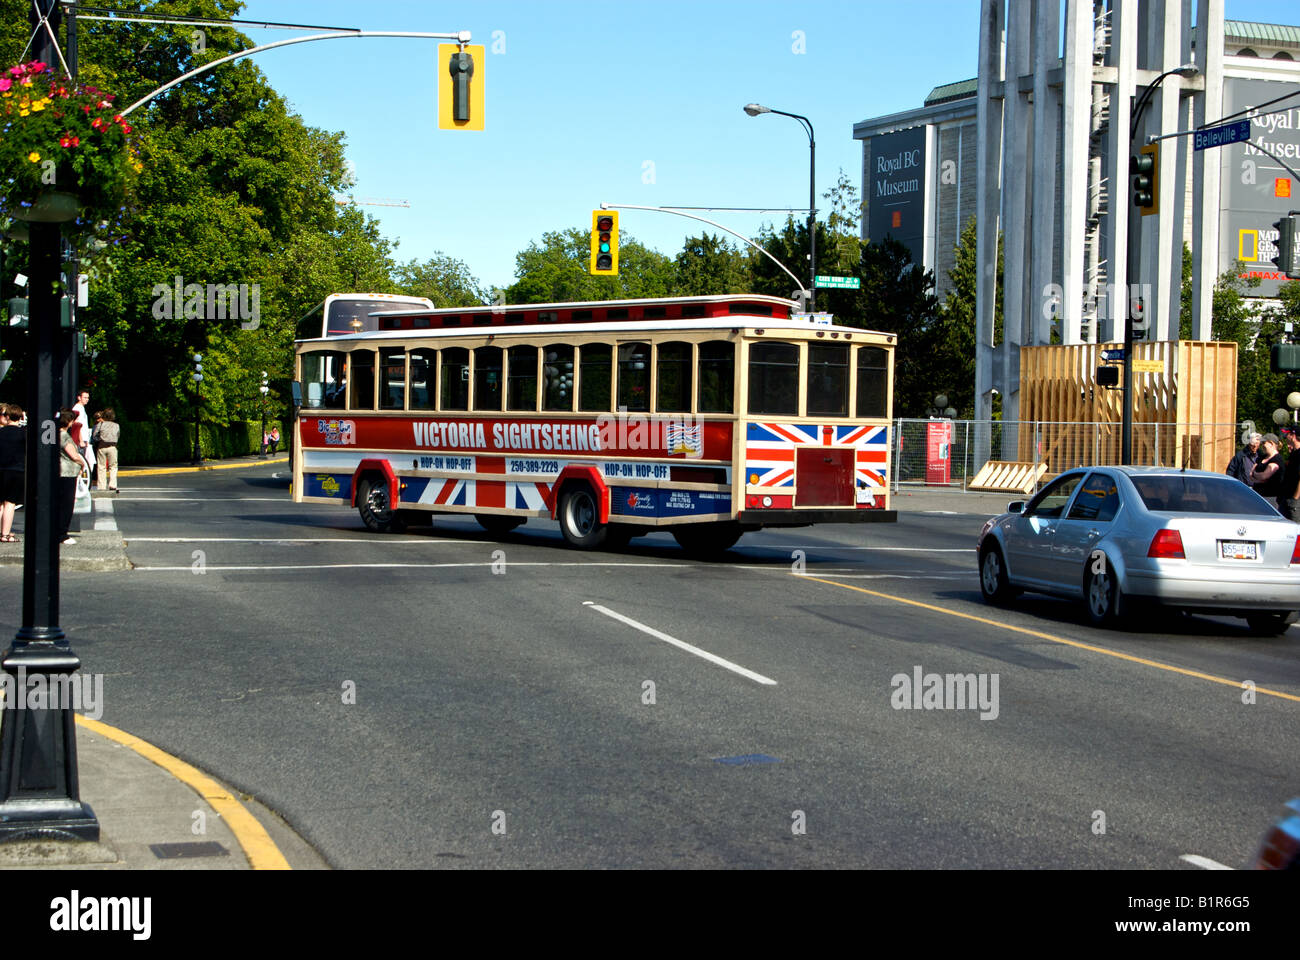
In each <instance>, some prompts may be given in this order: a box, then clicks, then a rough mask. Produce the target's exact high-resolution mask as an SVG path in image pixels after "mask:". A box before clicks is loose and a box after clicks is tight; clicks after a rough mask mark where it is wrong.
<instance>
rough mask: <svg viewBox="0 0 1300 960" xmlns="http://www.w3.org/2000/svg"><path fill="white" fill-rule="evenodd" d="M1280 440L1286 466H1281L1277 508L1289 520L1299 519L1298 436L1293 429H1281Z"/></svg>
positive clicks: (1299, 474)
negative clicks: (1283, 446)
mask: <svg viewBox="0 0 1300 960" xmlns="http://www.w3.org/2000/svg"><path fill="white" fill-rule="evenodd" d="M1282 442H1283V443H1285V444H1286V446H1287V454H1286V466H1284V467H1283V468H1282V489H1281V490H1279V491H1278V494H1277V509H1278V512H1279V513H1281V514H1282V516H1284V517H1286V518H1287V519H1288V520H1291V521H1300V513H1297V507H1298V506H1300V436H1297V435H1296V432H1295V431H1294V430H1290V429H1284V430H1283V431H1282Z"/></svg>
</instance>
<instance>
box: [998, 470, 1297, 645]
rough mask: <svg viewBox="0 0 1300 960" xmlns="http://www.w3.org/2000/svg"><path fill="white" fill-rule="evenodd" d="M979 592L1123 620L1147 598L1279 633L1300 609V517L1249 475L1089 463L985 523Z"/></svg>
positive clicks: (1106, 620) (1105, 622)
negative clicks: (1287, 514) (1290, 516)
mask: <svg viewBox="0 0 1300 960" xmlns="http://www.w3.org/2000/svg"><path fill="white" fill-rule="evenodd" d="M976 549H977V550H978V551H979V571H980V590H981V591H982V592H983V594H984V599H985V600H986V601H988V602H989V603H996V604H1003V603H1006V602H1008V601H1009V600H1011V599H1012V598H1013V597H1015V596H1016V595H1017V594H1019V593H1021V592H1022V591H1025V590H1032V591H1036V592H1038V593H1049V594H1054V595H1056V596H1061V597H1072V598H1075V599H1079V600H1082V601H1083V602H1084V606H1085V607H1086V609H1087V611H1088V618H1089V619H1090V620H1091V621H1092V622H1093V623H1094V624H1096V625H1098V626H1112V625H1114V624H1115V622H1116V621H1117V620H1119V619H1120V618H1122V617H1124V616H1125V615H1126V614H1127V613H1129V612H1130V610H1131V608H1132V607H1134V606H1137V605H1140V604H1144V603H1149V604H1160V605H1164V606H1169V607H1175V608H1182V609H1185V610H1196V611H1201V612H1206V613H1219V614H1227V615H1229V616H1237V617H1244V618H1245V619H1246V621H1247V622H1248V623H1249V624H1250V627H1251V629H1252V630H1254V631H1255V632H1257V633H1262V634H1279V633H1282V632H1283V631H1284V630H1286V628H1287V625H1288V624H1289V623H1290V622H1291V621H1292V620H1293V619H1294V618H1295V616H1296V611H1300V524H1295V523H1292V522H1291V521H1290V520H1286V519H1284V518H1283V517H1282V516H1281V514H1279V513H1278V512H1277V510H1276V509H1274V507H1273V505H1272V504H1270V503H1269V502H1268V501H1267V500H1265V499H1264V498H1263V497H1261V496H1260V495H1259V494H1257V493H1255V491H1254V490H1251V489H1250V488H1249V487H1248V486H1246V485H1245V484H1244V483H1241V482H1240V481H1239V480H1234V479H1233V478H1231V477H1227V476H1224V475H1223V474H1217V473H1207V472H1205V471H1202V470H1176V469H1172V468H1169V467H1083V468H1080V469H1077V470H1070V471H1067V472H1066V473H1063V474H1061V475H1060V476H1059V477H1057V478H1055V479H1054V480H1052V482H1051V483H1049V484H1048V485H1047V486H1045V487H1044V488H1043V489H1042V490H1040V491H1039V492H1038V494H1037V495H1036V496H1035V497H1034V498H1033V499H1032V500H1030V501H1028V502H1027V503H1026V502H1025V501H1016V502H1014V503H1011V504H1010V505H1008V507H1007V512H1006V513H1004V514H1002V515H1001V516H999V517H994V518H993V519H992V520H989V521H988V522H987V523H986V524H984V529H983V530H982V531H981V532H980V537H979V543H978V546H977V548H976Z"/></svg>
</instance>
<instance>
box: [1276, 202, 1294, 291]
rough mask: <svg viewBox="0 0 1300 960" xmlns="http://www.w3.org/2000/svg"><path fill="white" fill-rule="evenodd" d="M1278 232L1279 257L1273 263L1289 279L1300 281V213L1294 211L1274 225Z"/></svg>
mask: <svg viewBox="0 0 1300 960" xmlns="http://www.w3.org/2000/svg"><path fill="white" fill-rule="evenodd" d="M1273 228H1274V229H1275V230H1277V256H1276V257H1274V258H1273V263H1274V264H1275V265H1276V266H1277V268H1278V269H1279V270H1280V271H1282V272H1283V273H1285V274H1286V275H1287V278H1288V279H1291V280H1300V213H1297V212H1295V211H1294V210H1293V211H1292V212H1291V213H1289V214H1288V215H1287V216H1285V217H1283V218H1282V219H1281V220H1277V221H1275V222H1274V224H1273Z"/></svg>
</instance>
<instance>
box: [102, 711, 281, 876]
mask: <svg viewBox="0 0 1300 960" xmlns="http://www.w3.org/2000/svg"><path fill="white" fill-rule="evenodd" d="M77 723H79V724H81V726H83V727H85V728H86V729H87V730H89V731H91V732H92V733H97V734H99V735H100V736H101V737H107V738H108V739H109V740H113V741H116V742H117V743H120V744H122V745H123V746H124V747H130V748H131V749H132V750H134V751H135V752H136V753H138V754H140V756H142V757H144V758H145V759H147V760H152V761H153V762H154V763H156V764H158V766H160V767H162V768H163V769H164V770H166V771H167V772H168V773H170V774H171V775H172V776H173V777H175V778H176V779H177V780H180V781H181V782H182V783H184V784H186V785H187V786H189V787H192V788H193V789H194V790H195V792H197V793H198V795H199V796H201V797H202V798H203V799H204V800H206V801H207V802H208V803H209V804H211V806H212V809H213V810H215V811H217V813H218V814H220V816H221V818H222V819H223V820H225V821H226V825H227V826H228V827H230V832H231V833H233V834H234V835H235V839H236V840H238V841H239V845H240V846H241V847H242V848H243V850H244V855H245V856H246V857H248V863H249V865H250V866H251V867H252V868H253V869H254V870H291V869H292V867H290V866H289V861H288V860H286V859H285V858H284V854H282V853H281V852H280V848H279V847H277V846H276V845H275V841H274V840H272V839H271V837H270V834H268V833H267V832H266V830H265V828H263V826H262V825H261V824H260V823H258V822H257V819H256V818H255V817H254V816H253V815H252V814H251V813H249V812H248V811H247V810H245V809H244V806H243V804H241V803H240V802H239V801H238V800H236V799H235V798H234V797H233V796H231V795H230V793H229V791H227V790H225V789H223V788H222V787H221V786H220V785H219V784H218V783H217V782H216V781H215V780H213V779H212V778H211V777H209V776H208V775H207V774H205V773H203V772H201V771H200V770H198V769H196V768H195V767H192V766H190V765H189V764H188V763H186V762H185V761H184V760H181V759H179V758H177V757H173V756H172V755H171V754H170V753H166V752H164V751H162V750H159V749H158V748H157V747H155V746H154V745H153V744H152V743H148V742H147V741H144V740H141V739H140V738H139V737H137V736H134V735H132V734H129V733H127V732H126V731H125V730H119V729H117V727H110V726H109V725H108V724H106V723H101V722H100V721H98V720H92V719H90V718H89V717H84V716H81V715H80V714H78V715H77Z"/></svg>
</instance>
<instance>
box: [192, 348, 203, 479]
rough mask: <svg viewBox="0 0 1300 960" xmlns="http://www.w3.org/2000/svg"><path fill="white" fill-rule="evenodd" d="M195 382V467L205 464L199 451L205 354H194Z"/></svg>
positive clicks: (193, 377)
mask: <svg viewBox="0 0 1300 960" xmlns="http://www.w3.org/2000/svg"><path fill="white" fill-rule="evenodd" d="M190 377H191V378H192V379H193V380H194V459H193V461H192V463H193V465H194V466H196V467H197V466H198V465H199V464H200V463H202V462H203V452H202V451H201V450H200V449H199V409H200V404H201V403H202V400H203V390H202V386H201V384H202V383H203V354H201V353H196V354H194V372H193V373H192V374H190Z"/></svg>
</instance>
